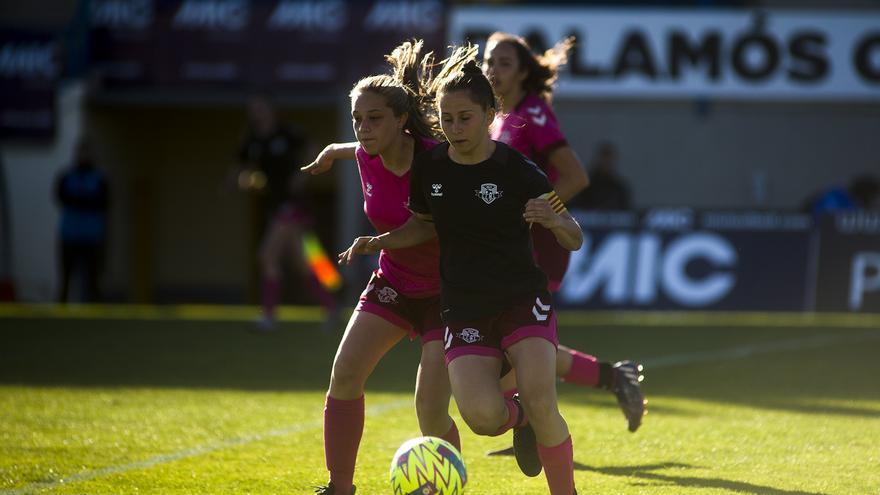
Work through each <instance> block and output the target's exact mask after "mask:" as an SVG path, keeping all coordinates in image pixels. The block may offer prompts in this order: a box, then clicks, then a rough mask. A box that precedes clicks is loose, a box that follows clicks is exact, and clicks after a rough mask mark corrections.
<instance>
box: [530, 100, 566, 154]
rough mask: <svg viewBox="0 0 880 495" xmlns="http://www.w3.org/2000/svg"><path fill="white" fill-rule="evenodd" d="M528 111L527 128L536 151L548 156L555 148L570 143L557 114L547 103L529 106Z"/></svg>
mask: <svg viewBox="0 0 880 495" xmlns="http://www.w3.org/2000/svg"><path fill="white" fill-rule="evenodd" d="M527 112H528V117H527V119H528V120H527V123H528V125H526V130H527V131H528V133H529V141H530V142H531V143H532V147H533V149H534V150H535V152H537V153H540V154H541V155H545V156H546V155H549V154H550V153H551V152H553V150H555V149H557V148H561V147H563V146H566V145H568V141H567V140H566V139H565V134H563V133H562V129H561V128H560V127H559V121H558V120H556V115H555V114H554V113H553V110H552V109H551V108H550V107H549V106H548V105H547V104H545V103H543V102H541V104H540V105H535V106H534V107H530V108H528V109H527Z"/></svg>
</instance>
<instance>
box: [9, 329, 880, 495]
mask: <svg viewBox="0 0 880 495" xmlns="http://www.w3.org/2000/svg"><path fill="white" fill-rule="evenodd" d="M866 340H880V334H878V333H877V332H862V333H858V334H855V335H848V336H841V335H838V334H823V335H815V336H812V337H806V338H800V339H789V340H779V341H772V342H766V343H762V344H754V345H744V346H738V347H731V348H728V349H720V350H715V351H701V352H690V353H683V354H671V355H668V356H660V357H656V358H648V359H644V360H642V364H644V365H645V367H646V368H648V369H656V368H665V367H669V366H680V365H685V364H692V363H699V362H705V361H717V360H731V359H744V358H748V357H751V356H755V355H758V354H769V353H773V352H780V351H799V350H805V349H815V348H819V347H825V346H827V345H830V344H838V343H844V342H861V341H866ZM411 403H412V401H410V400H398V401H392V402H389V403H387V404H382V405H378V406H372V407H368V408H367V411H366V414H367V415H368V416H378V415H382V414H384V413H386V412H388V411H392V410H395V409H399V408H401V407H404V406H406V405H409V404H411ZM322 426H323V423H322V422H321V421H311V422H307V423H298V424H295V425H291V426H288V427H286V428H279V429H276V430H269V431H265V432H262V433H256V434H253V435H248V436H244V437H236V438H230V439H227V440H221V441H218V442H214V443H209V444H206V445H202V446H198V447H193V448H190V449H184V450H180V451H177V452H172V453H170V454H163V455H158V456H155V457H151V458H149V459H146V460H143V461H138V462H132V463H129V464H121V465H118V466H109V467H106V468H101V469H96V470H92V471H85V472H82V473H78V474H74V475H71V476H68V477H65V478H62V479H60V480H56V481H50V482H43V483H31V484H29V485H26V486H23V487H21V488H15V489H12V490H5V491H0V495H26V494H30V493H33V492H34V491H38V490H51V489H53V488H56V487H58V486H61V485H65V484H70V483H77V482H81V481H89V480H93V479H95V478H101V477H104V476H112V475H114V474H120V473H125V472H128V471H134V470H138V469H148V468H151V467H154V466H157V465H159V464H166V463H169V462H174V461H179V460H181V459H186V458H189V457H195V456H198V455H203V454H209V453H212V452H216V451H218V450H224V449H228V448H233V447H238V446H240V445H246V444H249V443H253V442H258V441H261V440H265V439H268V438H274V437H279V436H285V435H290V434H293V433H302V432H304V431H309V430H312V429H317V428H321V427H322Z"/></svg>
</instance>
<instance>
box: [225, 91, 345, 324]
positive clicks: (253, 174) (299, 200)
mask: <svg viewBox="0 0 880 495" xmlns="http://www.w3.org/2000/svg"><path fill="white" fill-rule="evenodd" d="M247 113H248V121H249V128H248V131H247V134H246V136H245V139H244V141H243V143H242V145H241V149H240V152H239V155H238V161H239V169H238V171H237V180H238V186H239V187H240V188H241V189H242V190H245V191H248V192H253V193H256V194H259V196H260V198H261V199H262V204H263V212H264V213H265V218H266V221H267V225H266V229H265V233H264V234H263V236H262V241H261V245H260V250H259V255H258V261H259V264H260V271H261V276H262V283H261V285H262V287H261V303H262V317H261V319H260V321H259V328H260V329H261V330H271V329H273V327H274V324H275V310H276V307H277V305H278V303H279V301H280V299H281V293H282V283H281V282H282V270H283V266H282V263H283V261H284V259H285V258H286V257H287V256H286V255H287V254H292V256H290V258H289V261H290V263H291V267H292V269H293V270H294V271H295V272H296V273H297V274H298V275H299V278H300V279H301V280H302V281H303V283H304V286H305V288H306V289H307V290H308V291H309V292H310V293H311V294H312V296H313V297H314V298H315V299H317V301H319V302H320V303H321V305H322V306H323V307H324V309H325V310H326V311H327V313H328V316H329V317H328V319H327V322H328V323H327V325H328V326H329V325H334V324H335V323H336V322H338V315H337V313H338V311H337V304H336V299H335V298H334V297H333V295H332V294H330V293H329V292H328V291H327V290H326V289H325V288H324V287H323V286H322V285H321V284H320V282H319V281H318V279H317V278H316V277H315V275H314V274H313V273H312V271H311V269H310V268H309V266H308V264H307V262H306V259H305V256H304V253H303V234H304V233H305V232H306V231H308V230H309V229H310V228H311V224H312V217H311V215H310V213H309V211H308V205H309V203H310V202H309V201H308V200H307V198H306V190H305V187H304V186H305V179H306V178H307V176H306V175H304V174H299V173H296V172H297V169H298V167H299V163H300V162H302V160H303V157H304V156H305V151H306V150H305V147H306V138H305V136H304V135H303V134H302V133H301V132H300V131H299V130H298V129H295V128H294V127H292V126H289V125H283V124H281V122H279V120H278V116H277V114H276V111H275V106H274V104H273V102H272V100H271V98H270V97H269V96H268V95H266V94H256V95H254V96H252V97H251V98H250V100H249V101H248V104H247Z"/></svg>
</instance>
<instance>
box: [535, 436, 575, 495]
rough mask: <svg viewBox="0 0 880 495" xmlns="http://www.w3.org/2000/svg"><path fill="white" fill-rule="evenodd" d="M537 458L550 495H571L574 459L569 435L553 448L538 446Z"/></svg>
mask: <svg viewBox="0 0 880 495" xmlns="http://www.w3.org/2000/svg"><path fill="white" fill-rule="evenodd" d="M538 458H540V459H541V464H542V465H543V466H544V475H545V476H547V486H548V487H550V495H572V493H574V458H573V452H572V446H571V435H569V436H568V438H566V439H565V440H563V441H562V443H560V444H559V445H557V446H555V447H545V446H543V445H541V444H540V443H539V444H538Z"/></svg>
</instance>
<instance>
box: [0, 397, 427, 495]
mask: <svg viewBox="0 0 880 495" xmlns="http://www.w3.org/2000/svg"><path fill="white" fill-rule="evenodd" d="M407 405H412V401H411V400H395V401H392V402H389V403H387V404H380V405H377V406H371V407H368V408H367V409H366V411H365V413H366V415H367V416H380V415H382V414H385V413H387V412H389V411H393V410H395V409H400V408H402V407H404V406H407ZM321 427H323V421H322V420H319V421H308V422H304V423H297V424H294V425H290V426H287V427H284V428H278V429H275V430H269V431H264V432H261V433H255V434H253V435H246V436H242V437H235V438H228V439H226V440H219V441H216V442H212V443H208V444H205V445H200V446H197V447H192V448H189V449H184V450H179V451H177V452H172V453H169V454H162V455H157V456H155V457H151V458H149V459H145V460H143V461H137V462H132V463H129V464H120V465H117V466H108V467H105V468H101V469H94V470H91V471H83V472H81V473H77V474H72V475H70V476H65V477H64V478H61V479H59V480H55V481H47V482H39V483H31V484H29V485H25V486H23V487H20V488H13V489H11V490H2V491H0V495H27V494H32V493H34V492H37V491H42V490H52V489H54V488H57V487H59V486H62V485H69V484H71V483H78V482H81V481H90V480H93V479H95V478H102V477H104V476H112V475H115V474H120V473H125V472H128V471H135V470H139V469H149V468H151V467H154V466H158V465H160V464H167V463H169V462H175V461H179V460H181V459H186V458H189V457H196V456H200V455H204V454H210V453H212V452H217V451H219V450H225V449H230V448H234V447H238V446H241V445H247V444H249V443H253V442H259V441H262V440H266V439H269V438H275V437H283V436H286V435H291V434H294V433H302V432H305V431H310V430H315V429H318V428H321Z"/></svg>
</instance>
